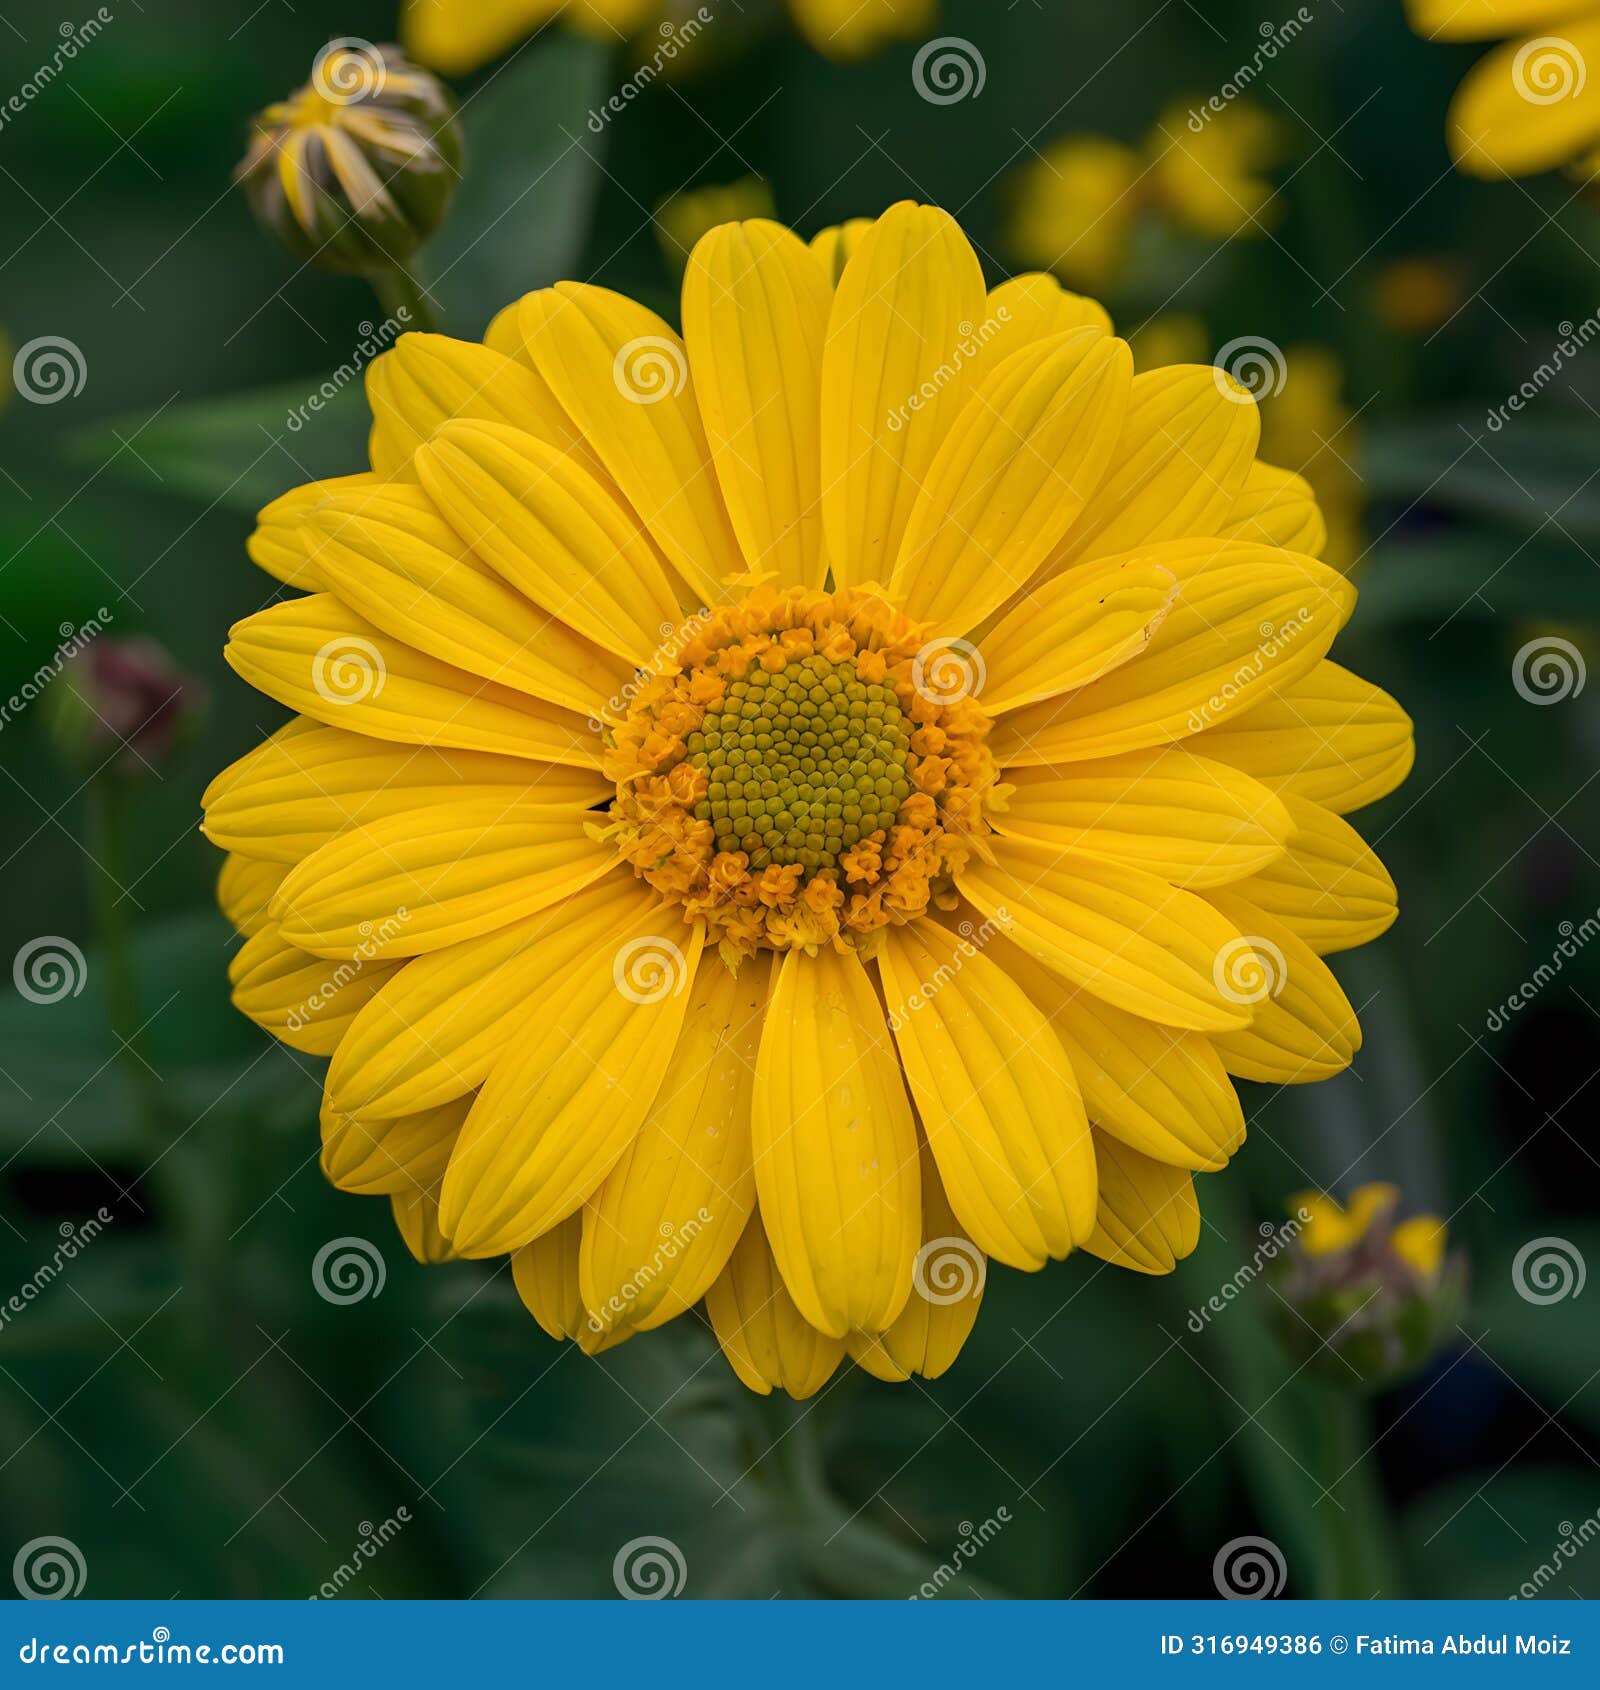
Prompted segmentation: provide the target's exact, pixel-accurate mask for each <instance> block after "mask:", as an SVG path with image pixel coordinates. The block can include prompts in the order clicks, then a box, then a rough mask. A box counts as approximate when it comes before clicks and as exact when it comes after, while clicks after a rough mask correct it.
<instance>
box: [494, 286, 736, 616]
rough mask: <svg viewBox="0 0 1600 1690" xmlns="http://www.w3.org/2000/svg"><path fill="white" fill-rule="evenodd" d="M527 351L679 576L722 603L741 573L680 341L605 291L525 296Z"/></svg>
mask: <svg viewBox="0 0 1600 1690" xmlns="http://www.w3.org/2000/svg"><path fill="white" fill-rule="evenodd" d="M520 320H521V324H522V329H523V334H524V337H525V340H526V343H527V347H528V354H529V356H530V357H531V358H532V359H533V361H534V363H535V365H536V366H537V367H538V370H539V372H540V374H541V375H543V376H544V378H545V380H546V381H548V382H549V383H550V386H551V388H552V389H553V390H554V392H555V395H556V397H557V399H559V400H560V402H561V405H562V407H563V409H564V410H566V412H567V413H568V415H570V416H571V417H572V418H573V419H574V420H575V421H576V422H577V424H578V426H579V427H580V428H581V429H582V430H583V432H584V435H585V436H586V437H587V439H588V441H589V443H590V445H591V446H593V447H594V449H595V450H596V451H597V452H598V453H599V454H600V457H601V460H602V461H603V462H604V464H605V466H606V468H607V469H608V470H609V471H610V473H611V474H612V476H613V477H615V479H616V482H617V485H618V486H619V487H620V488H621V489H622V491H623V493H624V495H625V496H626V497H627V499H628V501H629V503H630V504H631V505H632V506H633V508H634V509H635V510H636V511H637V512H638V513H639V517H640V519H641V521H643V523H644V524H645V526H646V527H647V528H648V529H649V531H650V533H651V535H652V536H653V537H654V538H655V540H656V542H657V543H658V544H659V545H660V546H661V548H662V550H663V551H664V552H665V553H666V554H667V556H668V557H669V558H671V560H672V562H673V564H674V565H675V566H676V567H677V569H678V571H679V573H680V574H681V575H682V576H683V578H684V580H685V581H687V582H688V583H689V585H690V586H691V587H693V588H695V589H696V590H697V591H698V592H699V593H700V595H701V598H702V602H704V603H706V604H715V603H717V602H719V600H720V599H721V598H722V597H723V596H725V595H724V594H723V592H722V589H721V586H720V583H721V582H722V580H723V578H724V577H725V576H727V575H730V574H734V573H737V572H738V571H739V570H740V568H741V567H742V562H741V556H740V552H739V545H738V541H737V540H736V539H735V537H734V532H733V528H732V525H731V523H730V522H729V520H728V512H727V510H726V508H725V507H724V505H723V503H722V495H721V492H720V491H719V489H718V486H717V478H716V473H715V471H714V470H713V469H712V467H711V452H710V447H709V446H708V445H707V443H706V437H705V430H704V428H703V427H702V426H701V422H700V412H699V407H698V405H697V403H696V398H695V391H694V383H693V379H692V377H691V375H690V372H689V359H688V355H687V353H686V352H685V351H684V346H683V342H682V341H681V340H679V338H678V337H677V335H675V334H674V333H673V332H672V330H671V328H670V327H669V326H668V325H667V324H666V323H665V322H663V321H662V319H661V318H660V317H658V316H657V315H656V314H655V312H653V311H650V310H647V309H646V308H645V307H644V306H642V305H637V304H635V303H634V301H633V300H631V299H624V298H623V297H622V295H621V294H616V293H612V292H611V291H610V290H609V289H606V288H597V287H589V286H585V285H583V284H580V283H577V282H561V283H559V284H558V285H557V286H555V287H553V288H543V289H541V290H540V291H539V292H538V293H533V294H529V295H528V297H527V298H526V299H524V300H523V302H522V310H521V319H520Z"/></svg>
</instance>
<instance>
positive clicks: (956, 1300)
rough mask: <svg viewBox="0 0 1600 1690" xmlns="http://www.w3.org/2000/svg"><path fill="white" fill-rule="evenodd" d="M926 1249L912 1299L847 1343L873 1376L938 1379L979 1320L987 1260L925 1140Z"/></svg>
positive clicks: (919, 1255) (915, 1272)
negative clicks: (882, 1325)
mask: <svg viewBox="0 0 1600 1690" xmlns="http://www.w3.org/2000/svg"><path fill="white" fill-rule="evenodd" d="M922 1236H923V1242H922V1248H921V1249H920V1250H919V1251H918V1252H917V1265H916V1267H915V1269H914V1270H913V1272H912V1276H911V1278H912V1286H911V1298H910V1300H909V1301H908V1302H907V1304H906V1306H905V1308H904V1309H902V1310H901V1311H900V1317H899V1319H898V1320H896V1321H895V1323H894V1325H893V1326H891V1327H890V1328H889V1330H888V1331H887V1332H884V1333H881V1334H874V1333H867V1332H852V1333H851V1334H850V1336H849V1338H848V1339H847V1340H846V1347H847V1348H848V1349H849V1352H850V1354H851V1356H852V1357H853V1359H854V1360H855V1361H856V1363H857V1364H858V1365H859V1366H861V1367H864V1368H866V1370H867V1371H868V1372H869V1373H871V1374H872V1375H873V1376H874V1377H875V1378H878V1379H887V1380H891V1381H892V1380H897V1379H907V1378H909V1377H910V1376H911V1375H912V1374H913V1373H919V1374H921V1375H922V1377H923V1378H924V1379H937V1378H938V1377H939V1375H940V1374H941V1373H943V1372H944V1371H945V1370H946V1369H947V1368H948V1367H949V1366H950V1364H951V1363H952V1362H953V1361H954V1360H955V1359H956V1357H957V1356H958V1355H960V1353H961V1346H962V1345H963V1344H965V1343H966V1341H967V1338H968V1336H969V1335H970V1334H971V1332H972V1328H973V1325H974V1323H975V1322H976V1321H977V1318H978V1308H979V1305H980V1304H981V1303H982V1302H983V1288H984V1284H985V1282H986V1281H987V1279H988V1263H987V1262H985V1260H984V1258H983V1252H982V1251H981V1250H979V1248H978V1247H977V1245H976V1244H974V1243H973V1242H972V1240H971V1239H970V1238H969V1237H968V1236H967V1234H966V1233H965V1231H963V1229H962V1226H961V1222H960V1221H958V1220H957V1219H956V1216H955V1212H954V1210H952V1209H951V1207H950V1202H949V1199H948V1198H947V1197H946V1196H945V1192H944V1186H943V1184H942V1183H941V1182H940V1179H939V1171H938V1169H937V1168H936V1167H935V1166H934V1161H933V1156H932V1154H931V1153H930V1151H929V1149H928V1146H927V1144H926V1143H924V1144H923V1146H922Z"/></svg>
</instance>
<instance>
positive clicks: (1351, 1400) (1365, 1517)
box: [1315, 1388, 1405, 1601]
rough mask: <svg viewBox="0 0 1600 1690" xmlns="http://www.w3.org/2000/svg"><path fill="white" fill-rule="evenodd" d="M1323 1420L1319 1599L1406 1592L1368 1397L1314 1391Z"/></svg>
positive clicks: (1366, 1597) (1387, 1595)
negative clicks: (1378, 1463)
mask: <svg viewBox="0 0 1600 1690" xmlns="http://www.w3.org/2000/svg"><path fill="white" fill-rule="evenodd" d="M1317 1398H1318V1403H1319V1415H1320V1419H1321V1428H1320V1430H1321V1468H1322V1471H1321V1480H1322V1485H1323V1489H1324V1494H1323V1497H1322V1500H1321V1502H1320V1504H1319V1506H1318V1509H1317V1512H1318V1513H1319V1515H1321V1517H1322V1532H1321V1553H1320V1558H1319V1564H1318V1567H1317V1587H1316V1591H1315V1594H1316V1595H1317V1596H1319V1597H1345V1598H1353V1599H1357V1600H1360V1601H1367V1600H1369V1599H1370V1598H1372V1597H1374V1596H1383V1597H1395V1596H1403V1595H1405V1591H1404V1590H1402V1589H1401V1588H1400V1574H1399V1566H1398V1561H1397V1558H1396V1556H1395V1554H1394V1547H1393V1546H1394V1525H1393V1522H1392V1521H1391V1519H1390V1518H1389V1511H1388V1507H1387V1505H1386V1503H1385V1502H1384V1498H1383V1492H1382V1489H1381V1488H1380V1486H1379V1482H1378V1474H1377V1467H1376V1464H1375V1462H1374V1460H1373V1457H1372V1451H1371V1445H1372V1435H1371V1434H1372V1418H1371V1414H1370V1413H1369V1411H1368V1407H1367V1399H1366V1398H1365V1397H1364V1396H1362V1395H1360V1394H1359V1393H1358V1392H1355V1391H1346V1390H1340V1389H1337V1388H1332V1389H1325V1390H1321V1391H1319V1392H1318V1393H1317Z"/></svg>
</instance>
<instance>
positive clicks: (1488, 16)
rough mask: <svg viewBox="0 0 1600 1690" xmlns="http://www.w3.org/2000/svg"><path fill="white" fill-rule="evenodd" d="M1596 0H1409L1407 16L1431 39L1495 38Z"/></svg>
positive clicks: (1570, 14)
mask: <svg viewBox="0 0 1600 1690" xmlns="http://www.w3.org/2000/svg"><path fill="white" fill-rule="evenodd" d="M1592 5H1593V0H1406V18H1407V20H1408V21H1409V23H1410V25H1411V27H1412V28H1413V29H1414V30H1415V31H1416V32H1417V34H1418V35H1424V36H1426V37H1427V38H1428V40H1430V41H1492V40H1494V39H1496V38H1497V37H1504V36H1507V35H1515V34H1516V33H1517V32H1518V31H1520V30H1524V29H1540V28H1542V27H1543V26H1544V25H1545V24H1552V23H1558V22H1560V21H1562V20H1563V19H1566V18H1575V17H1579V16H1581V15H1582V14H1583V13H1584V12H1587V11H1589V10H1590V9H1591V8H1592Z"/></svg>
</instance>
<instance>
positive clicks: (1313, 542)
mask: <svg viewBox="0 0 1600 1690" xmlns="http://www.w3.org/2000/svg"><path fill="white" fill-rule="evenodd" d="M1217 532H1218V535H1219V536H1220V538H1222V539H1224V540H1252V541H1254V542H1256V543H1257V544H1258V545H1263V546H1282V547H1283V548H1284V550H1285V551H1291V552H1303V553H1304V554H1305V555H1306V556H1307V557H1321V556H1322V548H1323V547H1324V546H1325V545H1326V544H1327V543H1328V527H1327V524H1326V523H1325V522H1324V521H1323V520H1322V512H1321V511H1320V510H1318V509H1317V496H1316V494H1315V493H1313V492H1312V491H1311V485H1310V483H1309V482H1308V481H1307V480H1306V479H1305V477H1304V476H1302V475H1296V474H1295V473H1294V472H1293V471H1292V470H1287V469H1275V468H1274V467H1273V466H1272V465H1271V464H1264V463H1261V462H1259V461H1258V462H1256V463H1253V464H1251V466H1250V473H1249V474H1248V475H1247V476H1246V477H1245V479H1244V490H1243V491H1242V492H1241V493H1240V494H1239V497H1238V498H1237V499H1236V500H1235V501H1234V505H1233V509H1232V510H1231V511H1229V512H1228V520H1227V521H1226V522H1225V523H1223V525H1222V527H1221V528H1220V529H1218V531H1217Z"/></svg>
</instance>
